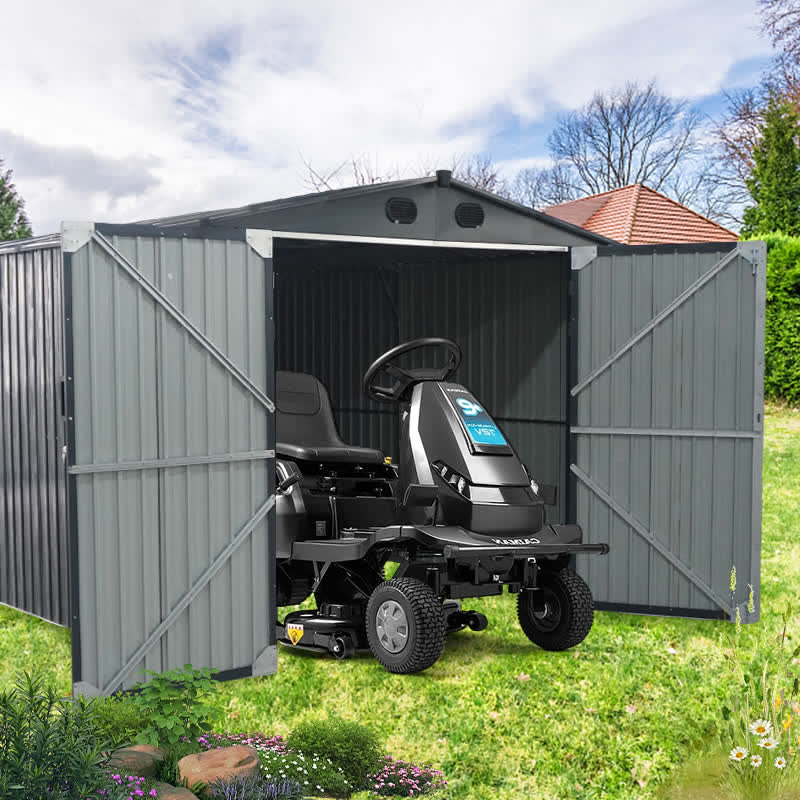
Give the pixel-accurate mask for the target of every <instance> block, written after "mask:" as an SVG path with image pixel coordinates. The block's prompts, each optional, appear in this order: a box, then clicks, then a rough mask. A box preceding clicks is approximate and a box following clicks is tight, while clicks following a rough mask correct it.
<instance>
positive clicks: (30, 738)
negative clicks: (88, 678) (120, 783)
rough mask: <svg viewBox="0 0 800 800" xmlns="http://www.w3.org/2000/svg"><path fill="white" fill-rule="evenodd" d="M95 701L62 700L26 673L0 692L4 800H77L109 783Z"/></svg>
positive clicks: (0, 790)
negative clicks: (76, 799)
mask: <svg viewBox="0 0 800 800" xmlns="http://www.w3.org/2000/svg"><path fill="white" fill-rule="evenodd" d="M108 747H109V744H108V742H106V741H104V740H102V739H100V738H99V736H98V734H97V725H96V720H95V716H94V708H93V703H92V701H86V700H84V699H83V698H78V699H77V700H73V699H72V698H62V699H59V698H58V697H57V695H56V692H55V690H54V689H53V688H52V687H45V686H44V681H43V679H42V678H41V677H32V676H31V675H30V674H29V673H23V674H22V675H21V676H19V677H18V678H17V679H16V680H15V682H14V688H12V689H11V690H9V691H5V692H0V800H6V799H7V798H9V799H10V798H13V800H73V798H76V797H86V796H89V795H92V794H94V793H95V792H96V791H97V790H99V789H101V788H103V786H104V785H105V784H106V781H107V773H106V771H105V765H106V762H107V760H108V758H107V756H104V755H103V751H105V750H107V749H108Z"/></svg>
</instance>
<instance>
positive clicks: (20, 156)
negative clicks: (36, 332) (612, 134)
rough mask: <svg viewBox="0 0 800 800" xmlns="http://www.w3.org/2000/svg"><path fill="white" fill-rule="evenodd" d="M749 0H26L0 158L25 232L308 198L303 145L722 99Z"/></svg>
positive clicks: (401, 153) (462, 141)
mask: <svg viewBox="0 0 800 800" xmlns="http://www.w3.org/2000/svg"><path fill="white" fill-rule="evenodd" d="M753 5H754V4H753V3H752V0H729V2H726V0H715V2H704V0H674V1H673V2H672V3H670V4H669V6H668V7H666V8H665V7H663V6H662V7H659V8H658V9H656V10H655V11H654V10H652V9H653V7H651V6H649V5H648V4H643V3H641V2H640V1H639V0H617V1H616V2H614V3H611V2H599V3H598V2H590V0H571V2H570V1H569V0H568V2H565V3H562V4H549V3H548V4H545V3H542V2H529V1H528V2H524V1H520V2H499V1H498V2H495V3H493V4H488V3H485V2H477V1H476V0H462V1H461V2H454V1H453V0H444V1H442V0H440V2H430V0H428V2H426V3H422V2H418V0H408V2H405V3H399V4H392V5H391V6H390V5H389V4H376V3H374V2H360V1H358V0H350V1H343V2H340V3H330V2H327V3H323V2H308V3H303V4H296V6H294V7H288V6H287V5H286V4H282V3H277V2H273V1H272V0H261V2H256V0H230V2H226V3H225V4H220V3H219V2H214V3H212V2H210V0H192V2H191V3H189V2H188V0H185V1H183V2H175V3H169V2H166V3H164V2H162V3H156V2H154V0H140V2H139V3H138V4H136V5H133V4H130V5H128V4H120V5H118V6H117V5H116V4H115V5H114V6H113V8H109V6H108V4H107V3H101V2H99V0H76V2H74V3H59V4H56V3H52V2H51V1H50V0H33V1H32V2H28V3H26V4H22V5H21V4H16V5H14V6H12V7H11V8H10V9H7V10H5V12H4V14H5V17H6V18H5V19H4V23H6V24H4V28H5V29H6V30H8V31H14V35H6V36H4V47H3V49H2V51H1V52H0V97H2V98H3V115H2V118H0V130H2V131H4V132H5V134H0V156H1V157H4V158H5V159H6V161H7V163H8V166H9V167H11V168H13V169H14V170H15V175H16V182H17V186H18V188H19V190H20V192H21V193H22V194H23V196H24V197H25V199H26V201H27V205H28V210H29V213H30V215H31V217H32V220H33V222H34V226H35V229H36V230H37V232H45V231H47V230H51V229H53V228H54V227H55V226H56V225H57V222H58V220H60V219H61V218H65V217H66V218H73V219H74V218H81V217H84V218H91V219H104V220H115V221H127V220H131V219H139V218H146V217H152V216H157V215H160V214H168V213H176V212H181V211H187V210H202V209H205V208H219V207H225V206H228V205H236V204H243V203H248V202H255V201H258V200H265V199H270V198H273V197H278V196H281V195H286V194H294V193H298V192H302V191H304V186H303V181H302V178H303V175H302V172H303V170H302V165H301V162H300V157H299V154H300V153H302V154H303V155H305V156H306V157H307V158H309V159H311V160H312V162H313V163H314V164H315V165H319V166H320V167H325V166H329V165H333V164H335V163H338V161H340V160H341V159H342V158H344V157H347V156H348V155H350V154H358V153H373V154H377V155H379V157H380V160H381V162H382V163H384V164H400V165H403V164H410V165H413V164H418V163H420V162H422V161H424V162H425V163H431V162H435V161H436V160H437V159H438V160H439V161H440V163H443V164H446V163H450V161H451V156H452V154H453V153H468V152H471V151H476V150H483V149H486V148H487V147H490V145H491V141H492V137H493V136H495V135H498V134H499V133H502V127H503V125H505V124H507V123H508V122H509V120H510V119H511V120H514V119H516V120H517V121H518V122H519V123H521V124H523V125H524V124H527V123H530V122H533V121H535V120H536V119H537V118H538V117H539V116H540V115H541V114H542V113H543V112H544V111H545V110H552V109H553V108H569V107H574V106H576V105H579V104H581V103H583V102H585V101H586V100H587V99H588V98H589V97H590V96H591V94H592V92H593V91H595V90H596V89H598V88H606V87H609V86H613V85H619V84H621V83H624V82H625V81H626V80H629V79H640V80H646V79H648V78H650V77H652V76H655V77H657V78H658V79H659V82H660V86H661V87H662V89H664V90H665V91H667V92H669V93H672V94H675V95H676V96H677V95H685V96H690V97H692V98H699V97H702V96H704V95H708V94H710V93H714V92H716V91H718V90H719V89H720V88H722V87H723V86H724V80H725V77H726V75H727V74H728V73H729V71H730V69H731V67H732V65H734V64H735V63H737V62H739V61H741V60H743V59H747V58H752V57H756V56H759V55H761V54H763V53H765V52H766V51H767V45H766V43H765V42H764V41H763V40H761V39H759V37H758V36H757V33H756V31H755V25H756V18H755V14H754V11H753V8H752V7H753ZM223 9H224V14H223ZM9 17H10V19H9ZM31 20H35V24H31ZM540 156H541V153H531V154H530V157H527V156H526V157H522V156H521V157H520V159H519V161H520V163H523V162H524V163H536V159H537V158H538V157H540Z"/></svg>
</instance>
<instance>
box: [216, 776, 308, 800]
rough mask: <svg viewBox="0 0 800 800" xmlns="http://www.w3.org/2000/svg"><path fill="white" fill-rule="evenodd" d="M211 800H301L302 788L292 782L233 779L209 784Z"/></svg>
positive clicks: (264, 779) (266, 779)
mask: <svg viewBox="0 0 800 800" xmlns="http://www.w3.org/2000/svg"><path fill="white" fill-rule="evenodd" d="M208 788H209V790H210V792H211V797H212V800H303V787H302V786H301V785H300V784H299V783H297V782H296V781H292V780H271V779H269V778H264V777H261V776H259V777H256V778H242V777H239V778H233V779H231V780H219V781H215V782H214V783H212V784H209V787H208Z"/></svg>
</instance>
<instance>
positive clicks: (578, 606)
mask: <svg viewBox="0 0 800 800" xmlns="http://www.w3.org/2000/svg"><path fill="white" fill-rule="evenodd" d="M539 580H540V586H539V591H538V592H537V594H538V595H539V596H538V597H536V598H534V593H533V592H524V591H523V592H520V593H519V597H518V598H517V616H518V618H519V624H520V627H521V628H522V630H523V631H524V632H525V635H526V636H527V637H528V638H529V639H530V640H531V641H532V642H533V643H534V644H537V645H539V647H541V648H543V649H544V650H568V649H569V648H570V647H575V645H577V644H580V643H581V642H582V641H583V640H584V639H585V638H586V637H587V636H588V634H589V631H590V630H591V629H592V623H593V622H594V604H593V602H592V593H591V590H590V589H589V587H588V586H587V585H586V582H585V581H584V580H583V578H581V576H580V575H578V574H577V573H576V572H573V571H572V570H571V569H567V568H564V569H560V570H557V571H556V570H553V571H547V570H542V571H541V572H540V573H539Z"/></svg>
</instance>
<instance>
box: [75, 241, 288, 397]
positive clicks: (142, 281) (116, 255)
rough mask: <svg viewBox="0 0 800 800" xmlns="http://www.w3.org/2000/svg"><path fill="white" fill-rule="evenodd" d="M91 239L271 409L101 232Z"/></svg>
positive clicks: (249, 382)
mask: <svg viewBox="0 0 800 800" xmlns="http://www.w3.org/2000/svg"><path fill="white" fill-rule="evenodd" d="M91 240H92V241H94V242H95V243H96V244H98V245H99V246H100V248H101V249H102V250H104V251H105V252H106V253H107V254H108V255H109V256H111V258H113V259H114V261H116V262H117V264H119V266H120V267H122V269H123V270H125V272H126V273H127V274H128V276H129V277H130V278H132V279H133V280H134V281H135V282H136V283H137V284H138V285H139V286H140V287H141V288H142V290H143V291H144V292H146V293H147V294H148V295H149V296H150V297H151V298H152V299H153V300H154V301H155V303H156V305H158V306H160V307H161V308H162V309H163V310H164V311H166V312H167V314H169V316H171V317H172V318H173V319H174V320H175V321H176V322H177V323H178V324H179V325H180V326H181V327H182V328H184V329H185V330H186V332H187V333H188V334H189V335H190V336H191V337H192V338H193V339H194V340H195V341H196V342H197V343H198V344H199V345H200V346H201V347H202V348H203V349H204V350H205V351H206V352H207V353H208V354H209V355H210V356H211V357H212V358H213V359H214V360H215V361H217V363H219V364H220V365H221V366H222V367H224V368H225V369H226V370H227V371H228V372H229V373H230V374H231V375H232V376H233V378H234V379H235V380H236V381H237V382H238V383H239V384H241V386H243V387H244V388H245V389H246V390H247V391H248V392H249V393H250V394H251V395H252V396H253V397H254V398H255V399H256V400H257V401H258V402H259V403H261V405H262V406H264V407H265V408H266V409H267V410H268V411H270V412H274V411H275V404H274V403H273V402H272V400H270V399H269V397H267V396H266V395H265V394H264V392H262V391H261V389H259V388H258V386H256V385H255V384H254V383H253V382H252V381H251V380H250V378H248V377H247V375H245V374H244V373H243V372H242V371H241V370H240V369H239V368H238V367H237V366H236V364H234V363H233V362H232V361H231V360H230V359H229V358H228V357H227V356H226V355H225V354H224V353H223V352H222V351H221V350H220V349H219V348H218V347H217V346H216V345H215V344H214V343H213V342H212V341H211V340H210V339H209V338H208V337H207V336H206V335H205V334H204V333H203V332H202V331H201V330H200V329H199V328H198V327H197V326H196V325H195V324H194V323H193V322H192V321H191V320H190V319H189V318H188V317H186V316H185V315H184V314H183V312H182V311H181V310H180V309H179V308H178V307H177V306H176V305H175V304H174V303H173V302H172V301H171V300H170V299H169V298H168V297H167V296H166V295H165V294H164V293H163V292H162V291H161V290H160V289H158V287H157V286H155V285H154V284H153V283H151V282H150V281H149V280H147V278H145V276H144V275H142V273H141V272H139V270H138V269H136V267H134V266H133V264H131V263H130V261H128V260H127V259H126V258H125V256H123V255H122V253H120V252H119V250H117V249H116V248H115V247H114V246H113V245H112V244H111V242H109V241H108V239H106V238H105V237H104V236H103V235H102V234H100V233H97V232H96V231H95V232H94V234H93V235H92V239H91Z"/></svg>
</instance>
